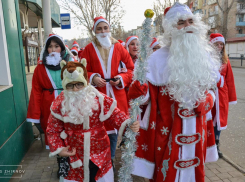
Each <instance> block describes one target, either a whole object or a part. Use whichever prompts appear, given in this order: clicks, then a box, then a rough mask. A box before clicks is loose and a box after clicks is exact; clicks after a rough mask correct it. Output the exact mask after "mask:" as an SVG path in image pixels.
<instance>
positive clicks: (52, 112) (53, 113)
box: [50, 105, 64, 121]
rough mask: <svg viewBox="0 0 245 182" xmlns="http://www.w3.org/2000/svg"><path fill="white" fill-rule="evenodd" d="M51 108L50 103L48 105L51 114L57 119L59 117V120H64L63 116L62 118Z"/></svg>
mask: <svg viewBox="0 0 245 182" xmlns="http://www.w3.org/2000/svg"><path fill="white" fill-rule="evenodd" d="M51 108H52V105H51V107H50V111H51V114H52V115H53V116H54V117H55V118H57V119H59V120H61V121H64V118H63V117H62V116H61V115H59V114H56V113H55V112H54V111H52V109H51Z"/></svg>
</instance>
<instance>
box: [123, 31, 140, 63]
mask: <svg viewBox="0 0 245 182" xmlns="http://www.w3.org/2000/svg"><path fill="white" fill-rule="evenodd" d="M133 40H138V41H139V37H138V36H136V35H133V36H129V37H128V38H127V39H126V44H125V47H126V49H127V51H128V52H129V48H128V46H129V44H130V43H131V42H132V41H133ZM129 54H130V52H129ZM130 56H131V58H132V60H133V62H134V64H135V63H136V61H137V59H138V56H137V55H135V56H132V55H131V54H130Z"/></svg>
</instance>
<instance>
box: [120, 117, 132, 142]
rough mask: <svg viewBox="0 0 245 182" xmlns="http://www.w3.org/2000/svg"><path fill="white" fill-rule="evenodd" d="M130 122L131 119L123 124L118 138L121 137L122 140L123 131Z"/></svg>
mask: <svg viewBox="0 0 245 182" xmlns="http://www.w3.org/2000/svg"><path fill="white" fill-rule="evenodd" d="M129 120H130V119H127V120H125V121H124V122H123V123H122V124H121V126H120V129H119V132H118V136H119V137H120V138H122V134H123V131H124V130H125V128H126V125H127V124H128V122H129Z"/></svg>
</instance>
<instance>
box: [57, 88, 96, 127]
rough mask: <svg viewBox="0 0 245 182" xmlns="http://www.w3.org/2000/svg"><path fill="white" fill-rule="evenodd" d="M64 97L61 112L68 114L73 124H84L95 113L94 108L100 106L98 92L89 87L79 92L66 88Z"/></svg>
mask: <svg viewBox="0 0 245 182" xmlns="http://www.w3.org/2000/svg"><path fill="white" fill-rule="evenodd" d="M64 97H65V99H64V100H63V101H62V109H61V113H62V114H63V115H67V116H68V118H69V121H72V123H73V124H82V123H83V122H84V121H85V120H86V119H87V118H88V117H90V116H92V115H93V110H98V108H99V105H98V103H97V101H96V99H95V98H96V94H95V92H93V91H91V89H90V88H89V87H85V88H83V89H82V90H80V91H77V92H73V91H67V90H64Z"/></svg>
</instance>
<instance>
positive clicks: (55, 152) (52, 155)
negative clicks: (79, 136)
mask: <svg viewBox="0 0 245 182" xmlns="http://www.w3.org/2000/svg"><path fill="white" fill-rule="evenodd" d="M63 148H65V147H61V148H57V150H56V151H54V152H50V153H49V157H54V156H56V155H57V154H59V153H60V152H61V150H62V149H63Z"/></svg>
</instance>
